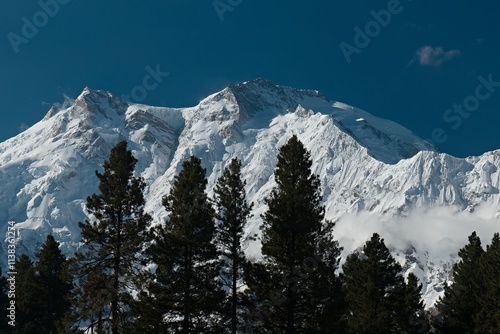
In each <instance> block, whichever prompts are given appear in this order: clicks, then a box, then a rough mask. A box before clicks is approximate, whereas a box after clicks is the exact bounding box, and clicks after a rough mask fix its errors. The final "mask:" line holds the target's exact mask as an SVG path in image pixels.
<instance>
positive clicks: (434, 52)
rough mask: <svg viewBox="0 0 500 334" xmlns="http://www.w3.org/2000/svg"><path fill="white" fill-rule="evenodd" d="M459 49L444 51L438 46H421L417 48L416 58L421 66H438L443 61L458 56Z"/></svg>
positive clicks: (459, 53)
mask: <svg viewBox="0 0 500 334" xmlns="http://www.w3.org/2000/svg"><path fill="white" fill-rule="evenodd" d="M461 54H462V53H461V52H460V50H448V51H446V50H445V49H443V48H442V47H440V46H435V47H433V46H429V45H428V46H423V47H421V48H420V49H418V50H417V60H418V62H419V64H420V65H422V66H436V67H437V66H440V65H441V64H443V63H444V62H445V61H448V60H450V59H453V58H455V57H458V56H460V55H461Z"/></svg>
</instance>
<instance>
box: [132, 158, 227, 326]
mask: <svg viewBox="0 0 500 334" xmlns="http://www.w3.org/2000/svg"><path fill="white" fill-rule="evenodd" d="M182 167H183V169H182V171H181V172H180V173H179V175H177V176H176V177H175V180H174V184H173V187H172V189H171V190H170V193H169V195H168V196H165V197H164V198H163V204H164V206H165V208H166V210H167V211H168V212H169V220H168V221H167V222H166V223H165V225H164V226H159V227H158V228H157V229H156V238H155V240H154V242H153V245H152V246H151V248H150V249H149V254H150V256H151V259H152V260H153V262H155V263H156V264H157V269H156V273H155V280H154V282H153V283H152V284H151V286H150V287H149V291H150V296H152V297H153V298H154V300H153V302H151V301H150V304H151V305H155V306H156V308H157V309H156V310H155V311H154V312H159V313H161V314H162V317H161V318H162V319H163V322H162V324H157V325H156V329H157V328H159V327H161V329H162V330H164V331H166V332H169V333H170V332H171V333H183V334H188V333H219V332H221V330H222V329H221V328H220V323H221V317H222V314H221V312H220V307H221V305H222V303H223V300H224V292H223V290H222V288H221V284H220V282H219V281H218V277H219V271H220V261H219V260H218V257H219V253H218V252H217V249H216V247H215V245H214V243H213V239H214V234H215V221H214V210H213V208H212V205H211V203H210V201H209V199H208V196H207V194H206V192H205V189H206V185H207V179H206V177H205V169H204V168H202V166H201V161H200V159H198V158H196V157H194V156H192V157H191V158H190V159H189V160H187V161H185V162H184V163H183V165H182ZM157 318H158V317H157V316H154V317H153V319H157ZM147 320H148V319H147V317H144V316H143V317H141V318H140V319H139V320H138V325H141V322H143V321H144V322H146V323H143V324H142V326H143V327H145V328H149V330H151V329H155V326H154V324H153V325H152V324H150V323H147Z"/></svg>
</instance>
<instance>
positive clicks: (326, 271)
mask: <svg viewBox="0 0 500 334" xmlns="http://www.w3.org/2000/svg"><path fill="white" fill-rule="evenodd" d="M311 165H312V161H311V159H310V154H309V152H308V151H307V150H306V149H305V148H304V146H303V144H302V143H301V142H300V141H299V139H298V138H297V136H295V135H294V136H292V137H291V138H290V140H289V141H288V142H287V144H286V145H284V146H282V147H281V149H280V151H279V154H278V164H277V168H276V170H275V174H274V177H275V180H276V183H277V186H276V187H275V188H274V189H273V190H272V192H271V194H270V196H269V197H267V198H266V199H265V203H266V204H267V206H268V210H267V211H266V212H265V213H264V215H263V216H262V217H263V225H262V254H263V258H264V261H263V263H262V264H261V263H256V264H254V265H253V268H252V271H251V275H249V276H248V277H247V280H248V284H249V287H250V291H251V292H252V294H253V295H254V296H255V299H256V303H257V307H256V309H255V311H254V321H255V322H256V326H255V331H257V332H267V333H288V334H294V333H312V332H315V333H316V332H326V333H328V332H340V328H339V321H340V318H341V315H342V311H343V310H342V309H341V308H340V305H341V304H342V303H341V300H342V291H341V285H340V281H339V278H338V276H337V275H336V274H335V271H336V269H337V267H338V259H339V255H340V248H339V246H338V243H337V242H334V241H333V240H332V238H333V236H332V227H333V224H332V223H331V222H325V221H324V207H323V206H321V205H320V201H321V194H320V181H319V179H318V177H317V176H316V175H314V174H312V172H311Z"/></svg>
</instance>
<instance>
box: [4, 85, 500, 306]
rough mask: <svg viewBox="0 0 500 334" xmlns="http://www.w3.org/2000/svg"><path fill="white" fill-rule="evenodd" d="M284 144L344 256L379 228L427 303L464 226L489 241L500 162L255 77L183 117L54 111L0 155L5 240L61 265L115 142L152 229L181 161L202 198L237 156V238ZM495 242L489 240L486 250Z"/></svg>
mask: <svg viewBox="0 0 500 334" xmlns="http://www.w3.org/2000/svg"><path fill="white" fill-rule="evenodd" d="M293 134H296V135H297V136H298V137H299V139H300V140H301V141H302V142H303V143H304V145H305V146H306V148H307V149H308V150H309V151H310V152H311V157H312V159H313V172H314V173H316V174H318V175H319V177H320V180H321V182H322V190H323V194H324V196H323V200H324V204H325V206H326V215H327V218H328V219H332V220H335V221H336V222H337V230H336V232H335V233H336V235H335V236H334V237H335V238H337V239H338V240H339V241H340V243H341V245H342V246H344V247H345V250H344V255H346V253H347V252H348V251H351V250H353V248H356V247H360V246H362V244H363V243H364V242H365V241H366V240H367V239H368V237H369V236H370V235H371V233H372V232H375V230H378V229H384V230H386V231H387V237H386V239H387V242H388V245H389V246H390V247H392V249H393V251H394V252H393V253H394V255H395V256H396V258H397V259H398V260H399V261H400V262H401V263H402V264H403V266H404V268H405V269H406V270H407V271H413V272H415V273H416V274H417V276H418V277H419V278H420V279H421V281H422V283H424V294H425V298H426V303H427V305H428V306H431V305H432V304H433V303H434V302H435V300H436V298H437V297H438V296H439V295H440V293H441V290H440V289H441V288H440V286H441V284H442V283H443V282H444V280H446V279H447V270H449V268H450V266H451V264H450V263H451V261H452V260H453V254H456V251H458V248H459V247H462V246H463V245H464V244H465V243H466V241H467V238H466V236H467V235H468V234H465V236H464V235H462V234H463V233H470V232H472V230H473V229H474V228H475V225H474V224H472V225H466V224H468V223H467V222H469V221H476V220H477V221H479V222H480V223H481V224H483V225H481V226H486V227H487V228H486V230H487V231H488V232H489V231H490V230H491V231H494V230H495V229H496V230H498V228H497V226H498V212H497V209H496V208H498V207H499V204H500V195H499V188H500V172H499V170H498V168H499V167H500V151H494V152H488V153H485V154H484V155H482V156H480V157H470V158H467V159H458V158H454V157H452V156H449V155H447V154H443V153H439V152H437V151H436V150H435V149H434V148H433V147H432V146H431V145H430V144H428V143H427V142H425V141H424V140H422V139H420V138H419V137H417V136H416V135H415V134H413V133H412V132H411V131H409V130H407V129H406V128H404V127H402V126H400V125H398V124H396V123H394V122H391V121H388V120H383V119H380V118H377V117H375V116H372V115H370V114H369V113H367V112H365V111H363V110H360V109H357V108H355V107H352V106H349V105H346V104H343V103H340V102H334V101H330V100H329V99H328V98H326V97H325V96H323V95H322V94H321V93H319V92H317V91H311V90H299V89H294V88H289V87H282V86H277V85H274V84H273V83H271V82H269V81H266V80H263V79H257V80H254V81H250V82H245V83H242V84H235V85H230V86H229V87H227V88H226V89H224V90H222V91H220V92H218V93H215V94H213V95H211V96H209V97H207V98H206V99H204V100H203V101H201V102H200V103H199V104H198V105H197V106H195V107H191V108H164V107H152V106H147V105H140V104H131V103H128V102H125V101H123V100H122V99H120V98H118V97H115V96H113V95H112V94H110V93H108V92H104V91H94V90H90V89H88V88H86V89H85V90H84V91H83V92H82V93H81V95H80V96H79V97H78V98H77V99H76V100H75V101H73V103H72V104H71V106H69V107H68V108H64V109H58V108H55V107H54V108H52V109H51V110H50V111H49V113H48V114H47V115H46V116H45V118H44V119H43V120H41V121H40V122H39V123H37V124H35V125H34V126H32V127H31V128H29V129H27V130H26V131H24V132H23V133H21V134H19V135H17V136H16V137H14V138H11V139H9V140H7V141H5V142H3V143H1V144H0V184H1V185H2V191H1V192H0V221H1V222H3V223H2V226H1V228H2V233H4V232H5V231H6V227H7V222H9V221H13V222H15V223H16V226H17V227H18V229H19V232H20V233H19V235H20V240H19V243H18V252H19V253H20V252H28V253H29V254H30V255H34V253H35V252H36V251H37V249H38V248H39V246H40V245H41V243H43V242H44V240H45V236H46V235H47V234H48V233H52V234H53V235H54V236H55V237H56V239H57V240H58V241H59V242H61V243H62V247H63V250H64V251H65V252H66V253H67V254H71V253H72V252H73V251H74V250H75V249H76V247H77V246H78V242H79V239H80V230H79V228H78V222H79V221H83V220H85V219H86V215H85V203H86V197H87V196H89V195H91V194H92V193H95V192H98V179H97V177H96V176H95V171H96V170H99V171H102V164H103V162H104V160H106V159H107V158H108V155H109V152H110V150H111V148H112V147H113V146H114V145H115V144H116V143H117V142H118V141H120V140H127V141H128V143H129V148H130V149H132V151H133V154H134V156H135V157H136V158H137V159H138V160H139V162H138V164H137V169H136V173H137V175H140V176H142V177H143V178H144V179H145V181H146V184H147V188H146V194H145V196H146V201H147V206H146V210H147V211H148V212H149V213H151V214H152V216H153V217H154V223H155V224H158V223H161V222H163V221H165V219H166V217H167V212H165V210H164V208H163V207H162V205H161V198H162V196H163V195H165V194H167V193H168V192H169V190H170V187H171V184H172V181H173V179H174V176H175V175H176V174H177V173H178V172H179V171H180V169H181V165H182V162H183V161H184V160H186V159H188V158H189V156H190V155H196V156H198V157H200V158H201V159H202V163H203V164H204V167H205V168H206V169H207V178H208V189H209V194H210V196H212V195H213V192H212V189H213V187H214V185H215V183H216V181H217V179H218V177H219V176H220V175H221V174H222V172H223V170H224V168H225V166H226V165H227V164H228V162H229V161H230V160H231V159H232V158H233V157H238V158H240V159H241V160H242V163H243V169H242V172H243V175H244V176H245V179H246V182H247V193H248V199H249V201H252V202H254V212H253V218H252V219H251V221H250V224H249V226H248V229H247V233H248V234H249V235H253V234H258V233H259V226H260V222H261V218H260V214H261V213H263V212H264V210H265V205H264V203H263V199H264V198H265V196H266V195H268V194H269V193H270V191H271V189H272V188H273V186H274V185H275V182H274V179H273V171H274V169H275V167H276V162H277V158H276V155H277V153H278V150H279V148H280V147H281V146H282V145H284V144H285V143H286V142H287V140H288V139H289V138H290V137H291V136H292V135H293ZM443 208H445V209H443ZM418 210H420V211H418ZM432 210H438V211H432ZM439 210H443V211H439ZM415 212H418V214H415ZM429 212H430V213H429ZM471 212H472V213H471ZM420 218H422V219H423V221H420ZM450 219H451V220H457V222H456V224H455V223H450V224H451V225H446V226H448V227H450V226H451V229H452V230H453V229H455V227H454V226H459V224H461V222H463V221H465V223H463V224H464V225H463V226H464V227H463V229H462V230H463V233H462V234H460V239H459V240H458V241H457V240H454V239H453V237H450V235H451V234H452V233H451V231H450V228H444V227H443V226H445V225H443V226H441V225H439V224H441V222H442V221H443V222H446V223H447V222H448V221H449V220H450ZM443 224H444V223H443ZM469 227H470V229H469ZM415 229H416V231H417V232H416V233H413V234H412V233H409V232H408V231H413V230H415ZM422 231H424V232H425V233H420V232H422ZM449 231H450V235H448V232H449ZM378 232H380V234H381V235H382V237H385V235H384V232H383V231H378ZM419 233H420V234H419ZM491 237H492V234H491V235H489V234H485V238H486V239H484V241H483V242H484V243H486V242H488V238H491ZM416 238H417V239H416ZM426 240H428V242H427V241H426ZM429 243H430V244H431V245H432V250H431V251H429V249H427V248H426V247H427V246H426V245H428V244H429ZM438 244H439V245H444V246H442V247H441V248H440V247H436V245H438ZM448 246H449V247H448ZM2 248H3V250H4V251H5V249H6V248H5V244H2ZM246 250H247V255H248V256H249V257H258V256H259V254H260V244H259V243H258V242H248V244H247V249H246ZM4 254H5V253H4ZM5 260H6V259H4V258H2V259H1V261H2V266H4V265H5Z"/></svg>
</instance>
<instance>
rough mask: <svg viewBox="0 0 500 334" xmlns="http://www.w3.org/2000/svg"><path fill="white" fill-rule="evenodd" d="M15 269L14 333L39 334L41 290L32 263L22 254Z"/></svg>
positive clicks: (41, 303) (41, 302)
mask: <svg viewBox="0 0 500 334" xmlns="http://www.w3.org/2000/svg"><path fill="white" fill-rule="evenodd" d="M15 268H16V272H17V275H16V328H15V332H16V333H23V334H39V333H40V328H42V326H41V325H42V322H41V318H42V312H41V309H42V305H43V300H42V298H41V296H42V289H41V288H40V285H39V283H38V278H37V275H36V271H35V267H34V265H33V261H31V259H30V258H29V257H28V255H26V254H22V255H21V256H20V257H19V260H17V261H16V263H15Z"/></svg>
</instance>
